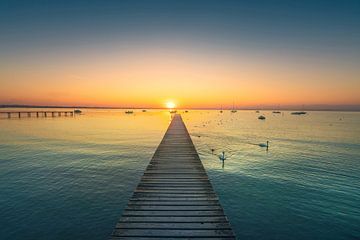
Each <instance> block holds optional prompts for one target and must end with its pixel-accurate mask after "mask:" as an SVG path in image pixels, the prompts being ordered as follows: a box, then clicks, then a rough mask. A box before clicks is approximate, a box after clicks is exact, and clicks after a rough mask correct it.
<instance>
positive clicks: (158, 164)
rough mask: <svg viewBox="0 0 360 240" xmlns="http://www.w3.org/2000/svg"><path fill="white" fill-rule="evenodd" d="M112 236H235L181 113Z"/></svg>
mask: <svg viewBox="0 0 360 240" xmlns="http://www.w3.org/2000/svg"><path fill="white" fill-rule="evenodd" d="M111 238H112V239H158V238H161V239H175V238H176V239H188V238H200V239H235V236H234V234H233V231H232V229H231V227H230V224H229V222H228V220H227V218H226V216H225V214H224V211H223V209H222V207H221V205H220V203H219V201H218V197H217V195H216V193H215V192H214V190H213V188H212V185H211V183H210V181H209V179H208V176H207V174H206V171H205V169H204V167H203V165H202V163H201V161H200V158H199V155H198V154H197V152H196V149H195V146H194V145H193V143H192V141H191V138H190V135H189V133H188V131H187V129H186V127H185V124H184V123H183V121H182V119H181V116H180V115H175V116H174V118H173V120H172V122H171V123H170V126H169V128H168V130H167V131H166V133H165V136H164V137H163V139H162V141H161V143H160V145H159V146H158V148H157V150H156V151H155V153H154V155H153V157H152V159H151V161H150V163H149V165H148V167H147V168H146V170H145V172H144V174H143V176H142V177H141V180H140V183H139V184H138V186H137V188H136V189H135V190H134V193H133V195H132V197H131V199H130V200H129V203H128V205H127V207H126V208H125V209H124V211H123V214H122V217H121V218H120V220H119V222H118V223H117V225H116V227H115V229H114V231H113V233H112V236H111Z"/></svg>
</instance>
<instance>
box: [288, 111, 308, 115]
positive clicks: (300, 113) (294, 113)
mask: <svg viewBox="0 0 360 240" xmlns="http://www.w3.org/2000/svg"><path fill="white" fill-rule="evenodd" d="M291 114H292V115H304V114H306V112H292V113H291Z"/></svg>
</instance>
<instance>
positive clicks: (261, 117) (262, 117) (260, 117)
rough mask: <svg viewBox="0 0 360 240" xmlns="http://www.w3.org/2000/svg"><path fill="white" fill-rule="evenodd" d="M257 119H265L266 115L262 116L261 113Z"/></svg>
mask: <svg viewBox="0 0 360 240" xmlns="http://www.w3.org/2000/svg"><path fill="white" fill-rule="evenodd" d="M258 119H260V120H265V119H266V117H265V116H263V115H261V116H259V117H258Z"/></svg>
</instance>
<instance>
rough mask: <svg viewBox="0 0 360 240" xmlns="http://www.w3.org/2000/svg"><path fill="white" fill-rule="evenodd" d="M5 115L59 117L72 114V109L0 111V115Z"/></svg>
mask: <svg viewBox="0 0 360 240" xmlns="http://www.w3.org/2000/svg"><path fill="white" fill-rule="evenodd" d="M2 114H3V115H5V116H7V117H8V118H11V117H13V116H15V117H17V118H21V117H24V116H25V117H48V116H49V117H50V116H51V117H56V116H57V117H60V116H74V111H10V112H0V115H2Z"/></svg>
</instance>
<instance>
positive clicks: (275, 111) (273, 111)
mask: <svg viewBox="0 0 360 240" xmlns="http://www.w3.org/2000/svg"><path fill="white" fill-rule="evenodd" d="M273 113H277V114H279V113H281V112H280V111H273Z"/></svg>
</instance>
